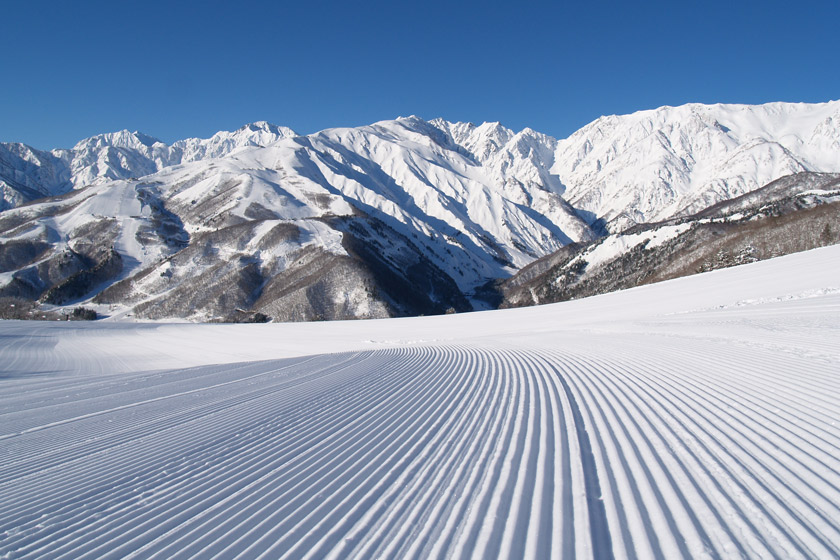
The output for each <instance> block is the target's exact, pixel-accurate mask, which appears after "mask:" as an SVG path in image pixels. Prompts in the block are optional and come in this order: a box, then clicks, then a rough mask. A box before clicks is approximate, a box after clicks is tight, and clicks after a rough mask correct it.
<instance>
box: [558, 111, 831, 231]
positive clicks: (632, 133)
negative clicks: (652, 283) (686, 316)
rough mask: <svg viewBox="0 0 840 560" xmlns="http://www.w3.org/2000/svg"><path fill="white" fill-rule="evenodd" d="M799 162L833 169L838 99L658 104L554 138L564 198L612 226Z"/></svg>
mask: <svg viewBox="0 0 840 560" xmlns="http://www.w3.org/2000/svg"><path fill="white" fill-rule="evenodd" d="M800 171H816V172H820V171H822V172H837V171H840V101H832V102H830V103H821V104H805V103H769V104H766V105H699V104H689V105H683V106H680V107H661V108H659V109H655V110H651V111H640V112H638V113H633V114H632V115H623V116H609V117H601V118H600V119H598V120H596V121H594V122H592V123H590V124H588V125H586V126H585V127H583V128H582V129H580V130H578V131H577V132H575V133H574V134H572V135H571V136H570V137H569V138H567V139H565V140H561V141H560V142H559V143H558V147H557V153H556V156H555V163H554V165H553V166H552V168H551V172H552V173H555V174H557V176H558V177H559V179H560V180H561V181H562V182H563V184H564V185H566V187H567V189H566V191H565V193H564V197H565V199H566V200H567V201H568V202H569V203H570V204H571V205H572V206H574V207H575V208H577V209H579V210H581V211H585V212H586V213H587V216H589V218H590V221H591V222H595V221H596V220H600V221H602V222H603V223H605V224H607V225H608V229H609V230H610V231H614V232H616V231H620V230H621V229H623V228H625V227H628V226H631V225H633V224H634V223H644V222H652V221H658V220H664V219H668V218H670V217H673V216H679V215H688V214H692V213H694V212H697V211H699V210H702V209H703V208H705V207H707V206H710V205H712V204H715V203H716V202H720V201H721V200H726V199H730V198H733V197H735V196H738V195H741V194H743V193H745V192H749V191H751V190H753V189H756V188H758V187H761V186H763V185H766V184H767V183H769V182H770V181H773V180H775V179H778V178H779V177H783V176H785V175H789V174H792V173H797V172H800Z"/></svg>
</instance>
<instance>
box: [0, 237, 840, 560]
mask: <svg viewBox="0 0 840 560" xmlns="http://www.w3.org/2000/svg"><path fill="white" fill-rule="evenodd" d="M838 390H840V246H833V247H827V248H823V249H817V250H814V251H809V252H806V253H799V254H794V255H789V256H785V257H781V258H778V259H772V260H768V261H763V262H758V263H753V264H749V265H744V266H741V267H735V268H729V269H724V270H718V271H714V272H710V273H706V274H700V275H696V276H692V277H687V278H682V279H678V280H674V281H670V282H665V283H661V284H656V285H650V286H643V287H640V288H635V289H631V290H627V291H623V292H617V293H612V294H606V295H602V296H597V297H593V298H588V299H584V300H578V301H572V302H566V303H561V304H555V305H547V306H542V307H533V308H524V309H512V310H504V311H493V312H482V313H471V314H463V315H455V316H444V317H426V318H412V319H392V320H381V321H360V322H359V321H357V322H336V323H309V324H269V325H194V324H130V323H118V322H111V323H109V322H97V323H86V324H79V323H36V322H8V321H7V322H0V402H2V408H0V432H1V433H0V557H2V558H73V559H79V558H187V557H201V558H236V557H242V558H286V557H288V558H347V557H387V558H395V557H399V558H407V557H410V558H435V557H444V556H454V557H464V556H468V557H475V558H486V557H509V558H523V557H527V558H548V557H553V558H557V557H569V558H570V557H580V558H588V557H593V558H611V557H616V558H626V557H642V558H669V559H670V558H677V557H695V558H704V557H728V558H739V557H751V558H766V557H784V558H830V557H838V556H840V505H838V504H840V402H838V399H837V395H838Z"/></svg>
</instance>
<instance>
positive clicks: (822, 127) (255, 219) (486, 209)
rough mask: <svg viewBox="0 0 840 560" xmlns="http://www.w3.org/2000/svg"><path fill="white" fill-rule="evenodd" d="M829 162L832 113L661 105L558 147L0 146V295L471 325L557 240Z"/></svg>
mask: <svg viewBox="0 0 840 560" xmlns="http://www.w3.org/2000/svg"><path fill="white" fill-rule="evenodd" d="M838 155H840V102H830V103H824V104H817V105H805V104H781V103H776V104H770V105H763V106H736V105H715V106H703V105H686V106H683V107H677V108H671V107H663V108H661V109H657V110H654V111H643V112H640V113H636V114H633V115H627V116H623V117H616V116H613V117H604V118H601V119H599V120H597V121H595V122H594V123H592V124H590V125H588V126H587V127H584V128H583V129H581V130H580V131H578V132H576V133H575V134H574V135H572V136H571V137H570V138H568V139H566V140H561V141H557V140H556V139H554V138H552V137H550V136H546V135H544V134H540V133H538V132H535V131H533V130H531V129H525V130H522V131H520V132H514V131H512V130H509V129H507V128H505V127H503V126H501V125H500V124H499V123H484V124H482V125H473V124H470V123H451V122H447V121H444V120H440V119H437V120H433V121H430V122H427V121H424V120H423V119H420V118H418V117H407V118H399V119H396V120H393V121H382V122H379V123H375V124H373V125H369V126H363V127H358V128H336V129H328V130H324V131H322V132H319V133H316V134H311V135H306V136H302V135H297V134H295V133H294V132H293V131H291V130H290V129H287V128H283V127H277V126H274V125H270V124H268V123H265V122H260V123H253V124H250V125H246V126H244V127H242V128H240V129H239V130H237V131H233V132H220V133H218V134H216V135H214V136H213V137H211V138H209V139H188V140H182V141H178V142H176V143H174V144H172V145H166V144H164V143H162V142H160V141H158V140H156V139H154V138H151V137H149V136H146V135H144V134H141V133H136V132H134V133H132V132H128V131H122V132H117V133H112V134H103V135H99V136H95V137H93V138H89V139H87V140H84V141H82V142H80V143H79V144H77V145H76V146H75V147H74V148H73V149H71V150H53V151H52V152H43V151H38V150H34V149H32V148H29V147H27V146H24V145H21V144H3V145H0V178H2V180H3V183H2V184H0V193H2V194H3V197H4V198H3V202H2V204H5V205H6V206H7V207H10V206H16V205H19V204H21V203H23V202H26V201H33V200H34V201H36V202H34V203H32V204H28V205H24V206H20V207H18V208H14V209H7V210H6V211H4V212H2V213H0V244H1V245H2V247H3V254H0V296H4V295H5V296H19V297H25V298H29V299H33V298H34V299H39V298H40V299H41V300H43V301H52V302H56V303H58V302H71V301H84V300H85V299H86V298H90V297H92V296H93V295H94V294H99V295H98V296H97V297H98V301H100V302H102V303H103V304H105V303H107V304H109V305H129V306H131V307H132V308H133V309H134V310H135V311H136V312H138V313H141V314H144V315H145V316H148V317H168V316H179V317H185V316H189V317H191V318H194V319H199V320H206V319H213V318H220V317H229V316H230V314H231V313H233V311H234V310H246V311H249V312H255V311H259V312H260V313H267V314H270V315H271V316H273V317H282V318H285V319H312V318H332V319H335V318H349V317H375V316H386V315H400V314H416V313H436V312H442V311H443V310H445V309H450V308H451V309H455V310H461V309H467V308H469V307H470V304H469V303H466V299H465V298H473V301H472V304H473V305H478V306H479V307H481V306H482V305H484V304H482V303H481V302H480V301H478V300H477V299H475V297H474V295H475V294H476V293H477V291H478V292H481V290H480V287H481V286H482V285H483V284H485V283H486V282H487V281H488V280H491V279H496V278H502V277H506V276H509V275H511V274H512V273H514V272H516V271H517V270H519V269H521V268H522V267H523V266H526V265H528V264H529V263H531V262H533V261H534V260H536V259H538V258H540V257H544V256H546V255H549V254H551V253H553V252H554V251H556V250H558V249H561V248H562V247H564V246H566V245H568V244H569V243H572V242H588V241H591V240H593V239H594V238H596V237H597V236H598V235H600V234H602V233H604V232H605V230H612V231H615V230H620V229H623V228H624V227H626V226H630V225H633V224H635V223H636V222H647V221H651V220H661V219H665V218H670V217H674V216H680V215H686V214H690V213H694V212H696V211H697V210H700V209H702V208H705V207H707V206H709V205H711V204H715V203H718V202H721V201H725V200H729V199H731V198H732V197H734V196H736V195H740V194H742V193H744V192H748V191H751V190H753V189H756V188H758V187H761V186H763V185H765V184H767V183H769V182H770V181H772V180H775V179H778V178H779V177H780V176H783V175H788V174H790V173H792V172H799V171H822V172H832V171H834V172H836V171H840V158H839V157H838ZM52 195H61V196H60V197H59V198H57V199H48V200H44V201H37V199H38V198H41V197H44V196H52ZM316 271H318V272H317V274H316ZM79 275H81V276H79ZM199 285H200V286H201V289H200V290H196V286H199ZM231 286H236V289H235V290H231V288H230V287H231Z"/></svg>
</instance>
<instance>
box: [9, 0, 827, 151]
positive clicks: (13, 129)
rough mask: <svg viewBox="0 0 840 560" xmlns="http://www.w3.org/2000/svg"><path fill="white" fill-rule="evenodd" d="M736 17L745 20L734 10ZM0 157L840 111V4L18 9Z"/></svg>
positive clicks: (31, 2)
mask: <svg viewBox="0 0 840 560" xmlns="http://www.w3.org/2000/svg"><path fill="white" fill-rule="evenodd" d="M733 4H734V5H733ZM2 11H3V20H4V26H3V32H2V33H0V48H2V51H0V52H2V57H0V76H2V82H0V141H2V142H25V143H27V144H30V145H32V146H35V147H38V148H42V149H48V148H55V147H70V146H72V145H73V144H75V143H76V142H77V141H78V140H80V139H82V138H85V137H88V136H91V135H94V134H98V133H101V132H110V131H115V130H120V129H123V128H128V129H130V130H140V131H142V132H145V133H147V134H150V135H152V136H155V137H157V138H160V139H161V140H164V141H166V142H172V141H174V140H177V139H179V138H185V137H189V136H200V137H206V136H209V135H211V134H213V133H214V132H216V131H217V130H222V129H226V130H231V129H235V128H238V127H239V126H241V125H243V124H245V123H247V122H252V121H256V120H267V121H270V122H273V123H275V124H282V125H286V126H290V127H292V128H294V129H295V130H297V131H298V132H301V133H310V132H315V131H317V130H321V129H324V128H328V127H335V126H358V125H363V124H369V123H371V122H375V121H378V120H383V119H391V118H395V117H397V116H401V115H411V114H416V115H419V116H421V117H423V118H426V119H431V118H434V117H438V116H441V117H444V118H446V119H449V120H453V121H472V122H482V121H501V122H502V124H504V125H506V126H508V127H511V128H514V129H517V130H519V129H521V128H524V127H526V126H529V127H531V128H534V129H536V130H539V131H541V132H545V133H547V134H551V135H553V136H556V137H565V136H568V135H569V134H571V133H572V132H574V131H575V130H576V129H577V128H579V127H581V126H583V125H585V124H586V123H588V122H590V121H591V120H593V119H595V118H597V117H599V116H600V115H604V114H621V113H629V112H633V111H636V110H641V109H652V108H655V107H659V106H662V105H679V104H682V103H687V102H703V103H716V102H722V103H764V102H769V101H803V102H821V101H828V100H831V99H837V98H840V71H838V70H840V63H838V60H840V33H838V32H837V31H836V24H837V22H838V21H840V2H837V1H836V0H834V1H831V2H829V1H821V2H812V1H808V0H803V1H800V2H796V3H791V2H776V1H774V0H766V1H763V2H752V1H749V2H734V3H733V2H731V0H728V1H726V2H718V1H717V0H708V1H705V2H692V1H681V2H674V1H673V0H671V1H668V2H648V3H638V2H636V3H634V2H615V3H613V2H598V1H592V0H590V1H586V2H584V1H578V2H517V3H514V2H493V1H487V2H460V3H455V2H438V1H437V0H424V1H422V2H421V1H406V2H400V1H397V0H394V1H392V2H367V3H365V2H334V1H329V2H328V1H318V0H309V1H306V0H302V1H298V2H283V1H275V2H248V1H240V2H216V1H212V0H211V1H207V2H201V3H192V2H157V1H151V0H149V1H144V2H139V1H133V0H126V1H121V2H114V1H112V0H110V1H108V2H99V1H92V2H85V1H83V0H79V1H78V2H43V1H38V0H28V1H27V2H22V1H15V2H5V3H4V6H3V10H2Z"/></svg>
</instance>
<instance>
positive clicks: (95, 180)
mask: <svg viewBox="0 0 840 560" xmlns="http://www.w3.org/2000/svg"><path fill="white" fill-rule="evenodd" d="M294 135H295V133H294V131H292V130H291V129H289V128H285V127H278V126H275V125H272V124H268V123H266V122H258V123H253V124H249V125H245V126H243V127H242V128H240V129H239V130H236V131H234V132H226V131H222V132H218V133H216V134H214V135H213V136H212V137H210V138H207V139H199V138H188V139H186V140H179V141H178V142H175V144H173V145H172V146H167V145H166V144H164V143H163V142H161V141H160V140H158V139H156V138H152V137H151V136H147V135H145V134H143V133H141V132H129V131H128V130H122V131H120V132H113V133H109V134H99V135H97V136H93V137H91V138H87V139H85V140H82V141H81V142H79V143H78V144H76V145H75V146H74V147H73V148H71V149H69V150H65V149H56V150H51V151H49V152H47V151H42V150H36V149H35V148H30V147H29V146H26V145H24V144H14V143H12V144H4V143H0V210H5V209H7V208H11V207H15V206H19V205H21V204H23V203H26V202H30V201H32V200H36V199H38V198H41V197H44V196H55V195H59V194H64V193H66V192H68V191H70V190H72V189H74V188H81V187H85V186H88V185H95V184H100V183H104V182H107V181H113V180H118V179H129V178H136V177H143V176H146V175H149V174H152V173H156V172H157V171H160V170H162V169H165V168H167V167H170V166H172V165H177V164H179V163H182V162H189V161H197V160H202V159H210V158H218V157H224V156H225V155H227V154H229V153H231V152H232V151H234V150H236V149H238V148H243V147H254V146H265V145H268V144H271V143H273V142H276V141H277V140H279V139H280V138H285V137H289V136H294Z"/></svg>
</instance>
